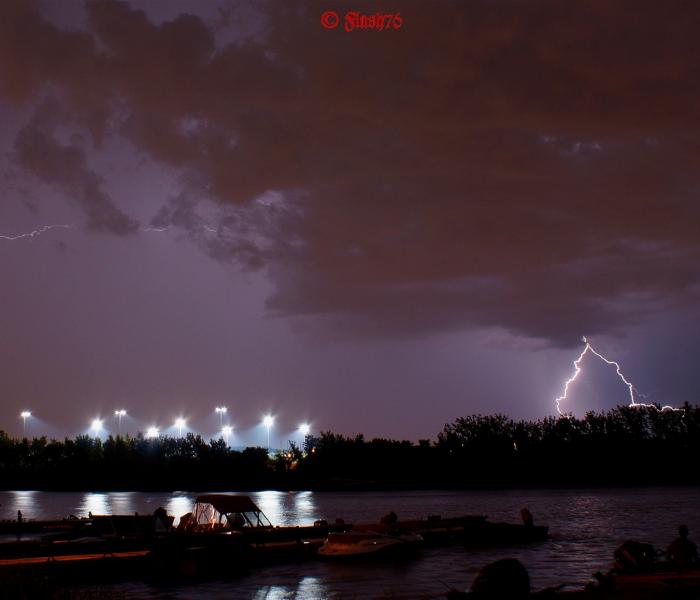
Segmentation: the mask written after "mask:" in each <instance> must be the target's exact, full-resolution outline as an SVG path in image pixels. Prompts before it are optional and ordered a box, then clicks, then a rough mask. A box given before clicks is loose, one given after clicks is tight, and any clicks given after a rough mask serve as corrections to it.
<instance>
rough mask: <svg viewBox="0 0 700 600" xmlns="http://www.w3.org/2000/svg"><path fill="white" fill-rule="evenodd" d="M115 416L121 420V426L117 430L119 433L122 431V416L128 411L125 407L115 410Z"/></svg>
mask: <svg viewBox="0 0 700 600" xmlns="http://www.w3.org/2000/svg"><path fill="white" fill-rule="evenodd" d="M114 416H115V417H117V419H118V420H119V428H118V430H117V431H118V432H119V433H121V432H122V417H125V416H126V411H125V410H124V409H123V408H122V409H120V410H115V411H114Z"/></svg>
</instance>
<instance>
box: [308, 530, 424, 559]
mask: <svg viewBox="0 0 700 600" xmlns="http://www.w3.org/2000/svg"><path fill="white" fill-rule="evenodd" d="M422 542H423V538H422V537H421V536H420V535H418V534H417V533H406V534H400V535H385V534H382V533H377V532H376V531H346V532H342V533H331V534H329V535H328V538H327V539H326V541H325V542H324V543H323V546H321V547H320V548H319V549H318V554H319V556H323V557H326V558H353V557H357V558H359V557H370V556H388V555H391V556H393V555H397V554H404V553H408V552H411V551H413V550H415V549H416V547H417V546H419V545H420V544H421V543H422Z"/></svg>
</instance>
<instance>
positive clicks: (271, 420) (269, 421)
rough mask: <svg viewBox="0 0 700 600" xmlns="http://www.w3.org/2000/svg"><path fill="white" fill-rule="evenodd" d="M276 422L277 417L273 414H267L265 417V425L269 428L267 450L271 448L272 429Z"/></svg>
mask: <svg viewBox="0 0 700 600" xmlns="http://www.w3.org/2000/svg"><path fill="white" fill-rule="evenodd" d="M274 423H275V418H274V417H273V416H272V415H265V417H264V418H263V425H265V427H266V428H267V450H268V452H269V450H270V429H271V428H272V426H273V425H274Z"/></svg>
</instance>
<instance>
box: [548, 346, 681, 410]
mask: <svg viewBox="0 0 700 600" xmlns="http://www.w3.org/2000/svg"><path fill="white" fill-rule="evenodd" d="M581 341H582V342H583V343H584V344H585V347H584V348H583V351H582V352H581V354H579V356H578V358H577V359H576V360H575V361H574V374H573V375H572V376H571V377H569V379H567V380H566V383H565V384H564V393H563V394H562V395H561V396H559V397H558V398H556V399H555V402H556V405H557V412H558V413H559V414H560V415H561V416H566V414H565V413H563V412H562V410H561V402H562V401H563V400H566V398H567V395H568V394H569V386H570V385H571V384H572V383H573V382H574V381H576V378H577V377H578V376H579V373H581V361H582V360H583V357H584V356H586V353H588V352H590V353H591V354H593V355H594V356H597V357H598V358H599V359H600V360H602V361H603V362H604V363H606V364H608V365H612V366H613V367H615V372H616V373H617V376H618V377H619V378H620V380H621V381H622V383H624V384H625V385H626V386H627V389H628V391H629V396H630V403H629V406H630V407H640V406H641V407H644V408H654V409H656V410H658V411H665V410H673V411H680V412H683V409H682V408H674V407H673V406H662V407H661V408H659V407H658V406H656V405H655V404H643V403H640V402H637V401H636V400H635V399H634V394H635V391H636V390H635V387H634V385H633V384H632V382H631V381H628V380H627V378H626V377H625V376H624V375H623V373H622V369H621V368H620V364H619V363H617V362H615V361H614V360H610V359H608V358H606V357H605V356H603V355H602V354H601V353H600V352H597V351H596V350H595V349H594V348H593V346H591V344H590V342H589V341H588V339H586V336H583V337H582V338H581Z"/></svg>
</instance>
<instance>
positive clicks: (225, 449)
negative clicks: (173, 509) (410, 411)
mask: <svg viewBox="0 0 700 600" xmlns="http://www.w3.org/2000/svg"><path fill="white" fill-rule="evenodd" d="M697 464H700V407H698V406H695V405H690V404H686V405H685V406H684V407H683V410H681V411H668V410H667V411H660V410H659V409H658V408H653V407H652V408H649V407H641V406H640V407H626V406H621V407H618V408H616V409H613V410H610V411H605V412H599V413H595V412H590V413H588V414H586V415H585V416H584V417H581V418H576V417H573V416H567V417H547V418H544V419H539V420H530V421H527V420H519V421H516V420H513V419H511V418H509V417H507V416H505V415H502V414H495V415H472V416H468V417H461V418H458V419H456V420H455V421H454V422H453V423H448V424H446V425H445V427H444V429H443V430H442V431H441V432H440V433H439V435H438V436H437V438H436V439H435V440H420V441H419V442H418V443H413V442H410V441H406V440H390V439H382V438H375V439H371V440H367V439H365V438H364V436H363V435H355V436H345V435H341V434H336V433H333V432H323V433H321V434H320V435H318V436H311V435H310V436H307V437H306V439H305V441H304V444H303V445H302V446H298V445H297V444H295V443H293V442H290V443H289V447H288V448H287V449H285V450H284V451H280V452H275V453H272V454H269V453H268V451H267V449H265V448H259V447H256V448H245V449H243V450H236V449H232V448H230V447H229V446H228V445H227V444H226V443H225V442H224V441H223V440H210V441H206V440H204V439H203V438H202V437H200V436H197V435H194V434H188V435H187V436H186V437H184V438H170V437H161V438H156V439H148V438H145V437H144V436H142V435H137V436H117V437H112V436H110V437H109V438H108V439H106V440H104V441H102V440H99V439H97V438H92V437H89V436H85V435H82V436H77V437H75V438H66V439H64V440H48V439H47V438H45V437H42V438H34V439H31V440H30V439H26V438H24V439H15V438H11V437H10V436H8V435H7V434H6V433H4V432H0V482H1V483H0V485H1V486H2V487H3V488H4V489H55V490H117V489H140V490H148V489H152V490H176V489H179V490H184V489H188V490H217V489H219V490H235V489H239V490H241V489H246V490H253V489H263V488H278V489H302V488H303V489H380V488H385V489H402V488H483V487H578V486H581V487H585V486H617V485H669V484H683V485H687V484H693V485H696V484H700V471H698V470H697V468H696V465H697Z"/></svg>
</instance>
